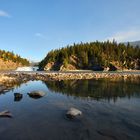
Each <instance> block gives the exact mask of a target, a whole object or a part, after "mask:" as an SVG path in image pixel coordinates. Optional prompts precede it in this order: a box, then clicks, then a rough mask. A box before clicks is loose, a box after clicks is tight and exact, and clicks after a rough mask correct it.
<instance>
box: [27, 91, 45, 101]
mask: <svg viewBox="0 0 140 140" xmlns="http://www.w3.org/2000/svg"><path fill="white" fill-rule="evenodd" d="M27 94H28V95H29V97H31V98H34V99H38V98H41V97H43V96H44V95H45V92H43V91H31V92H29V93H27Z"/></svg>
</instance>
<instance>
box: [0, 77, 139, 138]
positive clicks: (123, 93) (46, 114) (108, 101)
mask: <svg viewBox="0 0 140 140" xmlns="http://www.w3.org/2000/svg"><path fill="white" fill-rule="evenodd" d="M139 84H140V83H139V82H138V83H137V82H135V83H133V82H130V81H128V82H127V81H110V80H105V79H100V80H68V81H47V82H42V81H29V82H27V83H23V84H21V85H15V86H14V87H13V89H11V90H10V91H7V92H5V93H1V94H0V111H3V110H9V111H10V112H11V113H12V115H13V117H12V118H5V117H1V118H0V140H139V138H140V86H139ZM33 90H41V91H43V92H45V93H46V94H45V96H44V97H42V98H39V99H34V98H31V97H30V96H28V94H27V93H29V92H31V91H33ZM17 92H18V93H21V94H23V97H22V98H21V99H19V100H16V99H15V98H14V93H17ZM70 107H75V108H77V109H79V110H81V111H82V115H81V116H78V117H76V118H74V119H68V118H67V117H66V115H65V114H66V112H67V110H68V109H69V108H70Z"/></svg>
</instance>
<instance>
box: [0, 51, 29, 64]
mask: <svg viewBox="0 0 140 140" xmlns="http://www.w3.org/2000/svg"><path fill="white" fill-rule="evenodd" d="M0 59H1V60H3V61H12V62H14V63H20V64H22V65H25V66H28V65H29V61H28V60H27V59H25V58H22V57H20V56H19V55H17V54H14V53H13V52H9V51H5V50H0Z"/></svg>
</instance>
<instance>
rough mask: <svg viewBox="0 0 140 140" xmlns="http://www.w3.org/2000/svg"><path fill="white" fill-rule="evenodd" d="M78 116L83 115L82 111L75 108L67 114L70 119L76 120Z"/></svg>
mask: <svg viewBox="0 0 140 140" xmlns="http://www.w3.org/2000/svg"><path fill="white" fill-rule="evenodd" d="M78 115H82V112H81V111H80V110H78V109H76V108H73V107H72V108H70V109H69V110H68V111H67V113H66V116H67V117H68V118H74V117H76V116H78Z"/></svg>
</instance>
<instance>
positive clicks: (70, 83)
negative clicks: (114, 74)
mask: <svg viewBox="0 0 140 140" xmlns="http://www.w3.org/2000/svg"><path fill="white" fill-rule="evenodd" d="M45 84H46V86H47V87H48V88H49V90H51V91H53V92H58V93H62V94H66V95H67V96H75V97H81V98H86V99H92V98H94V99H96V100H99V99H106V100H108V101H110V100H112V99H113V100H114V102H115V101H116V100H117V98H122V97H128V98H131V97H140V88H139V83H133V82H130V81H110V80H109V79H101V80H67V81H47V82H45Z"/></svg>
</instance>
